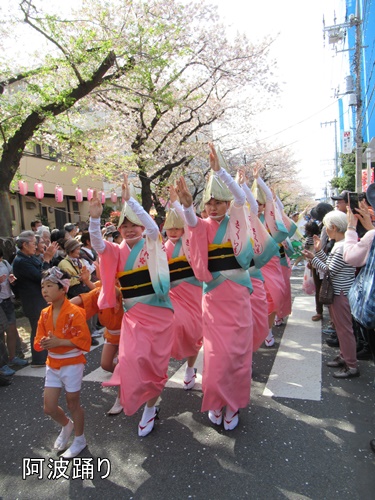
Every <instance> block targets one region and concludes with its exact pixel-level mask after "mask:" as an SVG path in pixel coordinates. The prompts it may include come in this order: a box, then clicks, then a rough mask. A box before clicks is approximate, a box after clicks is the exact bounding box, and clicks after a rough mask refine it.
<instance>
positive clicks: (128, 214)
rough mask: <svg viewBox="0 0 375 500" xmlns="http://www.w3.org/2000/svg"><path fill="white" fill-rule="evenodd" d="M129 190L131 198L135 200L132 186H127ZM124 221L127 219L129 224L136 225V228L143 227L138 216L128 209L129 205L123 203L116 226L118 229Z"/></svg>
mask: <svg viewBox="0 0 375 500" xmlns="http://www.w3.org/2000/svg"><path fill="white" fill-rule="evenodd" d="M129 189H130V194H131V197H132V198H134V199H136V193H135V189H134V186H133V184H129ZM124 219H128V220H129V221H130V222H132V223H133V224H136V225H137V226H143V224H142V222H141V221H140V219H139V218H138V216H137V215H136V214H135V213H134V212H133V210H132V209H131V208H130V207H129V204H128V203H127V202H125V203H124V206H123V207H122V210H121V215H120V217H119V221H118V224H117V227H118V228H119V227H120V226H121V224H122V223H123V222H124Z"/></svg>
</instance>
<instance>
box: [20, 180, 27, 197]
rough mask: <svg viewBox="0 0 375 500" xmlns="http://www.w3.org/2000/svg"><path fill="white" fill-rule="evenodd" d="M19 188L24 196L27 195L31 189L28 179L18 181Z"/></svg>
mask: <svg viewBox="0 0 375 500" xmlns="http://www.w3.org/2000/svg"><path fill="white" fill-rule="evenodd" d="M18 189H19V191H20V194H22V196H25V195H26V194H27V193H28V191H29V188H28V185H27V182H26V181H18Z"/></svg>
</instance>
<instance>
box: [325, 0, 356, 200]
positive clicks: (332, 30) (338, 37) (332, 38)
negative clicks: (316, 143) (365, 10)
mask: <svg viewBox="0 0 375 500" xmlns="http://www.w3.org/2000/svg"><path fill="white" fill-rule="evenodd" d="M352 27H355V48H354V59H353V66H354V74H355V79H356V82H355V98H356V99H355V101H356V102H355V107H356V123H355V143H356V148H355V190H356V192H357V193H360V192H361V191H362V149H363V143H362V123H363V119H362V85H361V57H362V56H361V50H362V48H363V47H362V20H361V6H360V1H359V0H357V1H356V15H354V14H351V15H350V16H349V22H345V23H342V24H336V18H335V24H334V25H333V26H325V21H324V19H323V32H324V38H325V34H326V33H327V34H328V42H329V43H330V44H333V45H334V46H336V44H337V43H340V42H343V41H344V39H345V33H346V29H347V28H352ZM348 50H353V49H350V48H349V49H348ZM340 52H344V51H340ZM349 93H350V94H351V93H352V92H348V91H347V92H346V94H349ZM351 105H352V104H350V103H349V106H351ZM353 105H354V103H353Z"/></svg>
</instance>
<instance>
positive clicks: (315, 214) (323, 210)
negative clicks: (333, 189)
mask: <svg viewBox="0 0 375 500" xmlns="http://www.w3.org/2000/svg"><path fill="white" fill-rule="evenodd" d="M332 210H333V206H332V205H330V204H329V203H319V204H318V205H317V206H316V207H314V208H312V209H311V211H310V215H311V217H312V218H313V219H315V220H318V221H319V222H322V220H323V219H324V216H325V215H326V214H328V212H331V211H332Z"/></svg>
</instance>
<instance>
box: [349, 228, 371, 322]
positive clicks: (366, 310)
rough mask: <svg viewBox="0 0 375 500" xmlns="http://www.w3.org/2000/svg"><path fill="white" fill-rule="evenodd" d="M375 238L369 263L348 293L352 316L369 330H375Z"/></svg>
mask: <svg viewBox="0 0 375 500" xmlns="http://www.w3.org/2000/svg"><path fill="white" fill-rule="evenodd" d="M374 269H375V238H374V239H373V241H372V245H371V249H370V253H369V255H368V258H367V262H366V264H365V265H364V267H362V269H361V270H360V272H359V273H358V275H357V277H356V279H355V281H354V283H353V285H352V286H351V288H350V290H349V293H348V300H349V304H350V309H351V313H352V316H353V318H354V319H355V320H357V321H358V323H360V324H361V325H362V326H364V327H365V328H367V329H368V330H372V329H373V328H375V276H374Z"/></svg>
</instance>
